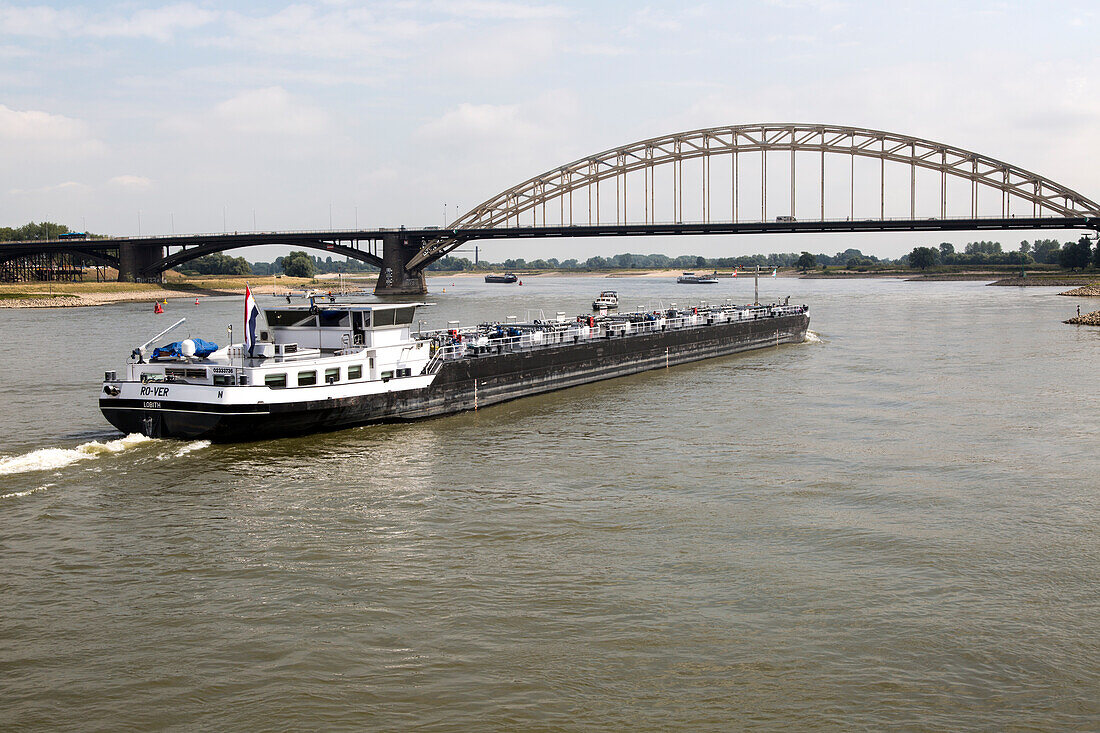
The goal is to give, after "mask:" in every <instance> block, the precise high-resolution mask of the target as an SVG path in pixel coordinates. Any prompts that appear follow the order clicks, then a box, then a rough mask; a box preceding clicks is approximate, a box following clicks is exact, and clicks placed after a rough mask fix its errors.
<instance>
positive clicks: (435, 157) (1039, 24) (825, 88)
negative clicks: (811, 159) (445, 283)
mask: <svg viewBox="0 0 1100 733" xmlns="http://www.w3.org/2000/svg"><path fill="white" fill-rule="evenodd" d="M1098 28H1100V6H1098V5H1097V4H1096V3H1095V0H1093V1H1092V2H1080V1H1077V0H1067V1H1066V2H1061V3H1046V2H1034V0H1032V1H1031V2H984V1H976V0H975V1H972V2H966V1H965V0H956V1H955V2H941V1H939V0H923V1H922V2H897V1H888V2H844V1H843V0H836V1H834V0H764V1H760V2H721V3H718V2H714V3H699V4H693V3H691V2H686V3H684V2H668V3H664V2H652V3H635V2H594V1H590V2H545V3H543V2H508V1H505V0H456V1H455V2H433V1H430V0H394V1H392V2H388V1H380V2H367V3H361V2H340V1H338V0H333V1H329V2H308V1H307V2H294V3H249V2H243V3H212V2H211V3H206V2H172V3H147V2H140V1H136V2H123V3H110V2H108V3H83V4H81V3H73V2H66V3H54V4H48V3H41V2H31V3H3V2H0V226H18V225H20V224H23V223H25V222H27V221H31V220H34V221H40V220H44V219H46V220H51V221H57V222H61V223H64V224H67V225H68V226H70V227H71V228H73V229H87V230H88V231H92V232H97V233H108V234H116V235H135V234H138V233H139V232H140V233H141V234H168V233H171V232H176V233H184V232H220V231H223V230H228V231H246V230H253V229H254V228H256V229H260V230H292V229H322V228H328V227H330V225H331V226H333V227H336V228H352V227H354V226H359V227H363V228H373V227H385V226H398V225H405V226H408V227H410V228H414V227H423V226H437V225H442V224H443V223H444V222H445V221H447V220H451V219H453V218H454V217H455V214H456V212H459V213H461V212H464V211H466V210H467V209H469V208H471V207H473V206H474V205H476V204H478V203H480V202H481V201H483V200H486V199H489V198H491V197H492V196H494V195H495V194H497V193H498V192H500V191H502V190H505V189H507V188H509V187H511V186H513V185H514V184H516V183H519V182H520V181H523V180H525V179H527V178H529V177H531V176H533V175H536V174H538V173H540V172H542V171H545V170H549V169H552V168H555V167H557V166H559V165H562V164H564V163H567V162H569V161H572V160H575V159H578V158H582V157H584V156H586V155H590V154H593V153H596V152H598V151H602V150H605V149H609V148H614V147H617V146H620V145H624V144H626V143H629V142H632V141H635V140H640V139H645V138H649V137H655V136H659V135H664V134H668V133H673V132H677V131H682V130H691V129H697V128H702V127H710V126H722V125H733V124H749V123H758V122H804V123H829V124H840V125H851V126H857V127H869V128H876V129H883V130H888V131H892V132H896V133H902V134H907V135H913V136H915V137H922V138H927V139H931V140H937V141H941V142H944V143H948V144H950V145H954V146H957V147H961V148H965V149H970V150H975V151H978V152H980V153H983V154H986V155H989V156H991V157H994V158H997V159H1000V160H1004V161H1007V162H1010V163H1013V164H1016V165H1018V166H1020V167H1023V168H1025V169H1028V170H1032V171H1035V172H1037V173H1040V174H1042V175H1045V176H1047V177H1048V178H1051V179H1053V180H1055V181H1057V182H1059V183H1061V184H1063V185H1066V186H1068V187H1070V188H1072V189H1074V190H1077V191H1079V192H1080V193H1082V194H1084V195H1085V196H1087V197H1090V198H1093V199H1100V166H1097V161H1098V160H1100V50H1098V48H1100V43H1098V41H1097V37H1098V35H1097V30H1098ZM874 181H877V179H874ZM906 181H907V177H906ZM872 183H873V181H872V180H871V179H868V186H870V185H872ZM831 185H832V184H831ZM846 185H847V184H846V183H845V184H844V187H846ZM900 185H901V183H900V182H898V181H894V182H892V183H891V184H890V188H891V191H888V199H890V198H892V199H898V198H904V199H905V201H908V188H907V186H908V183H907V182H906V183H905V186H906V188H905V192H904V194H903V193H901V190H900V189H898V190H897V191H896V192H895V191H894V189H895V188H897V186H900ZM769 190H770V189H769ZM830 190H831V187H830ZM895 193H897V196H895V195H894V194H895ZM829 198H834V197H831V196H829ZM769 202H770V194H769ZM989 236H990V235H988V234H986V235H972V236H969V237H968V236H967V235H964V234H933V235H929V234H889V235H884V234H877V235H876V234H864V235H858V236H853V235H840V234H829V235H801V236H797V237H794V236H786V235H784V236H780V235H770V236H751V237H750V236H736V237H728V236H727V237H716V236H712V237H689V238H679V239H670V238H659V239H646V240H631V241H626V240H623V239H602V240H575V241H560V240H558V241H554V240H547V241H539V242H530V241H524V242H503V243H501V242H493V243H484V244H483V245H482V252H483V256H484V257H486V258H488V259H492V260H498V261H499V260H502V259H505V258H506V257H524V258H526V259H534V258H537V257H544V258H545V257H558V258H559V259H564V258H566V257H581V258H584V257H588V256H591V255H593V254H601V255H611V254H615V253H618V252H623V251H632V252H645V253H650V252H664V253H667V254H673V255H675V254H684V253H692V254H703V255H706V256H729V255H739V254H747V253H753V252H773V251H801V250H803V249H807V250H810V251H813V252H826V253H832V252H837V251H841V250H844V249H846V248H847V247H849V246H854V247H856V248H859V249H862V250H863V251H864V252H865V253H870V254H876V255H878V256H884V257H896V256H899V255H901V254H904V253H905V252H908V251H909V250H910V249H911V248H912V247H913V246H917V245H920V244H929V243H932V244H934V243H938V242H939V241H955V242H964V241H968V240H969V239H977V238H989ZM1027 236H1028V235H1027V234H1021V233H1007V234H1003V235H1000V236H999V237H998V238H999V239H1001V240H1002V241H1003V242H1005V243H1006V245H1007V244H1010V243H1014V242H1016V241H1017V240H1019V239H1022V238H1027ZM1041 236H1051V235H1049V234H1043V235H1041ZM1054 236H1057V235H1054ZM1065 236H1066V237H1069V236H1075V235H1072V234H1068V233H1067V234H1066V235H1065ZM280 252H281V250H278V249H276V248H270V250H268V248H264V249H263V250H251V251H247V252H244V253H242V254H245V255H246V256H247V257H248V258H249V259H252V260H258V259H264V258H265V257H264V256H263V255H266V258H270V257H272V256H275V255H277V254H278V253H280Z"/></svg>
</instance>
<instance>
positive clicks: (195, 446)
mask: <svg viewBox="0 0 1100 733" xmlns="http://www.w3.org/2000/svg"><path fill="white" fill-rule="evenodd" d="M209 447H210V441H209V440H196V441H195V442H193V443H188V444H187V445H185V446H183V447H182V448H180V449H179V450H178V451H176V458H180V457H182V456H185V455H187V454H188V453H190V452H191V451H193V450H202V449H203V448H209Z"/></svg>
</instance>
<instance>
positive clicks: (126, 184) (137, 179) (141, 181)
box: [107, 174, 153, 191]
mask: <svg viewBox="0 0 1100 733" xmlns="http://www.w3.org/2000/svg"><path fill="white" fill-rule="evenodd" d="M107 183H109V184H111V185H112V186H120V187H122V188H128V189H131V190H135V191H140V190H145V189H147V188H150V187H151V186H152V185H153V181H152V180H151V179H149V178H146V177H145V176H134V175H128V174H127V175H121V176H115V177H114V178H111V179H110V180H108V181H107Z"/></svg>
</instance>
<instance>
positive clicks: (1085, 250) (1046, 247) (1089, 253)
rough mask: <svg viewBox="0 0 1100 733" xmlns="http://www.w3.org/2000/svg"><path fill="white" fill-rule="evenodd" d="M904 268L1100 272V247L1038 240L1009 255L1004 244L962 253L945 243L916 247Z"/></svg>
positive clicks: (984, 244) (981, 245)
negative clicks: (1006, 267) (1044, 268)
mask: <svg viewBox="0 0 1100 733" xmlns="http://www.w3.org/2000/svg"><path fill="white" fill-rule="evenodd" d="M902 260H903V261H904V264H906V265H908V266H909V267H913V268H919V269H921V270H924V269H927V268H929V267H936V266H938V265H1021V266H1023V265H1034V264H1042V265H1058V266H1060V267H1064V268H1066V269H1068V270H1077V269H1084V268H1086V267H1088V266H1089V265H1090V264H1091V265H1092V266H1093V267H1096V268H1100V247H1096V248H1095V249H1094V248H1093V246H1092V243H1091V242H1090V241H1089V238H1088V237H1085V236H1083V237H1081V238H1080V239H1078V240H1077V241H1076V242H1059V241H1058V240H1057V239H1037V240H1035V241H1034V242H1028V241H1027V240H1026V239H1025V240H1024V241H1022V242H1020V247H1019V249H1016V250H1012V251H1009V252H1005V251H1004V250H1002V249H1001V243H1000V242H986V241H982V242H970V243H969V244H967V245H966V247H965V248H964V250H963V251H962V252H956V251H955V245H953V244H951V243H950V242H941V243H940V245H939V246H938V247H914V248H913V251H912V252H910V253H909V254H908V255H906V256H905V257H903V258H902Z"/></svg>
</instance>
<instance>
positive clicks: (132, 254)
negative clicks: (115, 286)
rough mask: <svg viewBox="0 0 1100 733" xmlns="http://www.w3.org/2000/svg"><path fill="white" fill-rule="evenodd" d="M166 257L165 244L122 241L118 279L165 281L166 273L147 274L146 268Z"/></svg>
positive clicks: (119, 251) (124, 280)
mask: <svg viewBox="0 0 1100 733" xmlns="http://www.w3.org/2000/svg"><path fill="white" fill-rule="evenodd" d="M163 257H164V245H160V244H141V243H139V242H126V241H123V242H120V243H119V245H118V279H119V280H120V281H123V282H137V281H139V280H142V281H145V282H164V273H163V272H158V273H155V274H145V271H146V269H148V268H149V267H150V266H151V265H153V264H154V263H156V262H157V261H158V260H160V259H161V258H163Z"/></svg>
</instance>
